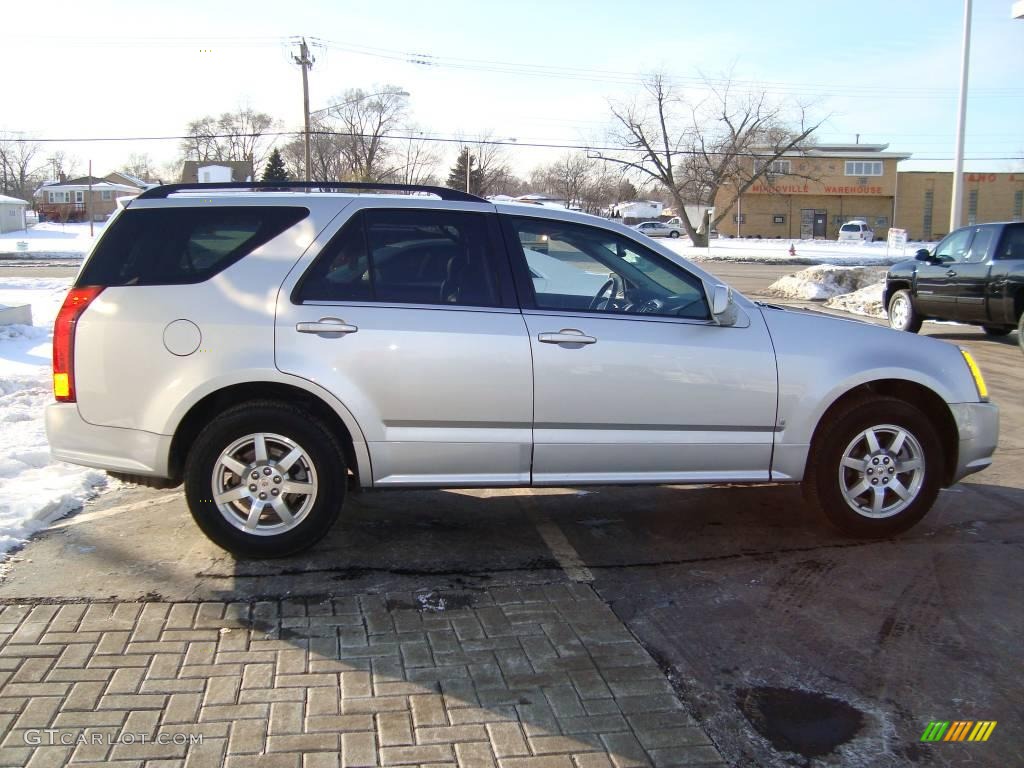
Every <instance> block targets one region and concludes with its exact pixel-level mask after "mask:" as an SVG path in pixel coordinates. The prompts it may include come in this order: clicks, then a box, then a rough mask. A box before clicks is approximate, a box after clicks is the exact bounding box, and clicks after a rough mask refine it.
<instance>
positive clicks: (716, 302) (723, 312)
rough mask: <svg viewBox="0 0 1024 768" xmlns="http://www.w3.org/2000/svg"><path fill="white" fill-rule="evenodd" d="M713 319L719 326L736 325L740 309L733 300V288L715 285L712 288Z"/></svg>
mask: <svg viewBox="0 0 1024 768" xmlns="http://www.w3.org/2000/svg"><path fill="white" fill-rule="evenodd" d="M710 298H711V319H712V320H714V321H715V323H717V324H718V325H722V326H726V327H729V326H733V325H736V323H737V320H738V318H739V309H738V307H737V306H736V302H735V301H733V300H732V288H730V287H729V286H727V285H714V286H712V288H711V297H710Z"/></svg>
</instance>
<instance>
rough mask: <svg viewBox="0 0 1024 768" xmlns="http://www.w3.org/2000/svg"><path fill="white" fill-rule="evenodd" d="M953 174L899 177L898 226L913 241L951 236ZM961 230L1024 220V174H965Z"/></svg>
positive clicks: (911, 173) (920, 173) (917, 173)
mask: <svg viewBox="0 0 1024 768" xmlns="http://www.w3.org/2000/svg"><path fill="white" fill-rule="evenodd" d="M952 199H953V174H952V173H951V172H933V171H905V172H901V173H900V174H899V194H898V195H897V196H896V225H895V226H897V227H900V228H902V229H905V230H907V233H908V236H909V237H910V239H912V240H938V239H939V238H941V237H943V236H944V235H946V234H948V233H949V212H950V210H952V208H951V206H952ZM963 199H964V204H963V214H962V217H961V219H960V224H959V226H967V225H968V224H982V223H984V222H986V221H1010V220H1019V219H1024V173H965V174H964V198H963Z"/></svg>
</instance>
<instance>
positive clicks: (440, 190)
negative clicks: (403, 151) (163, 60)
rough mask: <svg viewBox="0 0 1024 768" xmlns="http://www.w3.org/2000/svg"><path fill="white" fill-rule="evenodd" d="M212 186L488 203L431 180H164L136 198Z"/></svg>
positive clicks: (141, 198)
mask: <svg viewBox="0 0 1024 768" xmlns="http://www.w3.org/2000/svg"><path fill="white" fill-rule="evenodd" d="M211 189H237V190H261V189H264V190H268V191H272V192H273V191H279V190H285V189H296V190H303V189H304V190H307V191H314V190H316V191H321V192H323V191H335V190H338V191H341V190H347V189H355V190H365V191H374V192H378V191H385V192H427V193H429V194H432V195H437V196H438V197H440V198H441V199H442V200H457V201H461V202H465V203H486V202H488V201H487V200H484V199H483V198H482V197H477V196H476V195H471V194H469V193H468V192H460V191H459V190H457V189H449V188H448V187H434V186H430V185H428V184H384V183H381V184H378V183H376V182H366V181H216V182H208V183H205V184H195V183H190V184H163V185H162V186H159V187H153V188H152V189H147V190H145V191H144V192H143V193H142V194H141V195H139V196H138V197H136V198H135V199H136V200H158V199H164V198H167V197H169V196H170V195H173V194H175V193H177V192H203V191H206V190H211Z"/></svg>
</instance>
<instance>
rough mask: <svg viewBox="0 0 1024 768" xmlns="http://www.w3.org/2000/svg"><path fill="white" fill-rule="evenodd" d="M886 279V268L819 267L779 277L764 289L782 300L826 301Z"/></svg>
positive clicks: (823, 265)
mask: <svg viewBox="0 0 1024 768" xmlns="http://www.w3.org/2000/svg"><path fill="white" fill-rule="evenodd" d="M884 278H885V268H884V267H845V266H835V265H833V264H818V265H815V266H813V267H808V268H807V269H802V270H800V271H799V272H794V273H793V274H791V275H786V276H784V277H781V278H779V279H778V280H776V281H775V282H774V283H772V284H771V285H770V286H768V288H767V289H765V293H766V294H767V295H769V296H777V297H779V298H780V299H802V300H804V301H823V300H825V299H831V298H833V297H835V296H840V295H842V294H844V293H852V292H853V291H857V290H860V289H861V288H864V287H866V286H868V285H872V284H874V283H877V282H878V281H879V280H883V279H884Z"/></svg>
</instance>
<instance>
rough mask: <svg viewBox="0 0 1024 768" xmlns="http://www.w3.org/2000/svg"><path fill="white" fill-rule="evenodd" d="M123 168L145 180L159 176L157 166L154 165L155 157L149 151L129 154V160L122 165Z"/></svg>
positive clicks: (129, 173)
mask: <svg viewBox="0 0 1024 768" xmlns="http://www.w3.org/2000/svg"><path fill="white" fill-rule="evenodd" d="M121 170H122V171H124V172H125V173H127V174H128V175H130V176H134V177H135V178H137V179H142V180H143V181H152V180H153V179H155V178H156V177H157V173H156V168H155V167H154V165H153V158H151V157H150V156H149V153H147V152H143V153H142V154H136V153H132V154H130V155H128V162H126V163H125V164H124V165H122V166H121Z"/></svg>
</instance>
